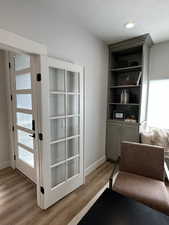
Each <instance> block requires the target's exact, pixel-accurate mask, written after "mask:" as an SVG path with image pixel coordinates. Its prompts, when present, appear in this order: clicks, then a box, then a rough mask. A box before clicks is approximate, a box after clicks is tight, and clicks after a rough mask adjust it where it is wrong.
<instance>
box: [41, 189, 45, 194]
mask: <svg viewBox="0 0 169 225" xmlns="http://www.w3.org/2000/svg"><path fill="white" fill-rule="evenodd" d="M40 191H41V193H42V194H43V195H44V193H45V190H44V187H40Z"/></svg>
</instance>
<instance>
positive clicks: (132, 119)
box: [125, 115, 137, 123]
mask: <svg viewBox="0 0 169 225" xmlns="http://www.w3.org/2000/svg"><path fill="white" fill-rule="evenodd" d="M125 122H130V123H136V122H137V120H136V117H135V116H134V115H129V116H127V117H126V119H125Z"/></svg>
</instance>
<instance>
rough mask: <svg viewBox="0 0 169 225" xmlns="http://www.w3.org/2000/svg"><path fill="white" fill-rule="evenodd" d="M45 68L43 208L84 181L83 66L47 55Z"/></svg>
mask: <svg viewBox="0 0 169 225" xmlns="http://www.w3.org/2000/svg"><path fill="white" fill-rule="evenodd" d="M48 71H49V73H48V75H49V78H48V79H49V80H48V81H49V86H48V91H49V98H48V110H47V115H48V120H49V127H46V130H47V129H48V132H49V137H48V140H46V145H45V149H44V156H43V158H44V159H45V158H48V162H47V161H44V166H45V168H48V169H46V170H45V172H46V176H45V177H44V185H46V186H45V190H46V192H45V193H46V196H45V201H44V208H47V207H49V206H50V205H51V204H53V203H55V202H56V201H58V200H59V199H61V198H63V197H64V196H65V195H66V194H68V193H70V192H71V191H73V190H74V189H76V188H77V187H79V186H80V185H81V184H82V183H83V181H84V173H83V72H82V71H83V70H82V67H80V66H77V65H73V64H70V63H66V62H62V61H58V60H55V59H52V58H48ZM48 141H49V142H48ZM47 143H48V144H49V147H48V146H47ZM47 149H49V154H48V150H47ZM45 151H46V154H45ZM45 163H46V164H45Z"/></svg>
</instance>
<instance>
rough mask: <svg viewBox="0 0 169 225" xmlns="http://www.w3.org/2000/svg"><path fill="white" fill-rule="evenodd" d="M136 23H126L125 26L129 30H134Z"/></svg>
mask: <svg viewBox="0 0 169 225" xmlns="http://www.w3.org/2000/svg"><path fill="white" fill-rule="evenodd" d="M135 25H136V24H135V23H134V22H131V21H130V22H128V23H126V24H125V28H127V29H131V28H134V27H135Z"/></svg>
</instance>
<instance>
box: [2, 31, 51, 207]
mask: <svg viewBox="0 0 169 225" xmlns="http://www.w3.org/2000/svg"><path fill="white" fill-rule="evenodd" d="M0 49H3V50H5V51H12V52H16V53H17V52H19V53H20V52H23V53H25V54H34V55H37V57H38V56H39V57H38V58H39V63H40V62H42V61H43V63H41V64H40V68H38V69H39V71H40V72H41V74H42V76H43V74H44V73H45V72H46V68H45V65H47V64H46V63H45V62H46V61H47V48H46V46H44V45H41V44H39V43H37V42H34V41H31V40H29V39H26V38H23V37H21V36H19V35H16V34H14V33H11V32H8V31H5V30H2V29H0ZM41 60H42V61H41ZM6 71H7V81H9V79H10V76H9V75H10V74H9V67H8V55H7V54H6ZM40 86H41V85H40V84H39V87H40ZM10 92H11V91H10V83H9V82H7V94H8V101H7V104H8V109H9V133H10V147H12V146H13V143H12V142H13V133H12V129H11V127H12V121H13V119H12V113H11V109H12V104H11V101H10V95H11V93H10ZM37 92H38V93H37V94H38V95H39V96H41V93H40V92H41V90H40V88H38V90H37ZM38 112H39V115H41V112H42V111H41V105H40V104H38ZM37 123H38V127H39V131H41V122H40V118H38V121H37ZM39 149H41V144H40V142H39V144H38V150H39ZM13 153H14V149H13V148H11V155H12V157H11V166H12V167H13V168H15V163H14V158H13ZM40 157H41V154H40V152H39V151H38V154H37V159H36V160H37V188H38V189H39V190H38V191H37V204H38V206H39V207H41V208H43V198H42V196H41V194H40V187H41V184H40V181H41V182H42V175H41V174H40V167H41V165H40V162H41V160H40Z"/></svg>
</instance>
